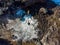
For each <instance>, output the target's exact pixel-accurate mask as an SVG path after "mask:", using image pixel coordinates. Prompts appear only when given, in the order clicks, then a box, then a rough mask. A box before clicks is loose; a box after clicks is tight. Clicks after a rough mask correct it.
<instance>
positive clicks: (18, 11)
mask: <svg viewBox="0 0 60 45" xmlns="http://www.w3.org/2000/svg"><path fill="white" fill-rule="evenodd" d="M25 14H26V12H25V11H24V10H22V9H19V10H17V11H16V17H23V16H24V15H25Z"/></svg>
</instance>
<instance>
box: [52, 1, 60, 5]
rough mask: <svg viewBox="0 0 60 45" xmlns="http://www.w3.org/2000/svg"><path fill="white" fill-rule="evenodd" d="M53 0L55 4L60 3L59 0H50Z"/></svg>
mask: <svg viewBox="0 0 60 45" xmlns="http://www.w3.org/2000/svg"><path fill="white" fill-rule="evenodd" d="M52 1H54V2H55V3H56V4H57V5H60V0H52Z"/></svg>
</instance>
